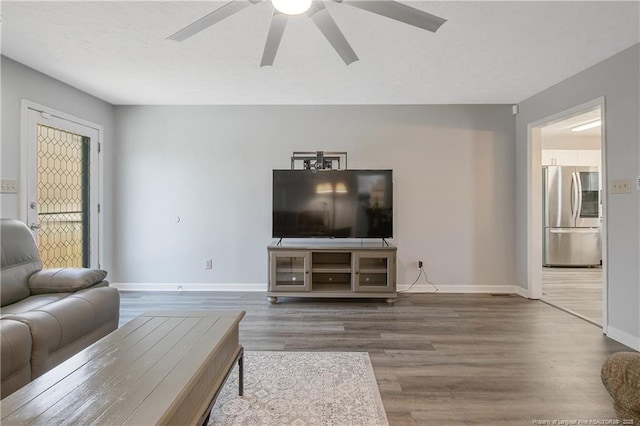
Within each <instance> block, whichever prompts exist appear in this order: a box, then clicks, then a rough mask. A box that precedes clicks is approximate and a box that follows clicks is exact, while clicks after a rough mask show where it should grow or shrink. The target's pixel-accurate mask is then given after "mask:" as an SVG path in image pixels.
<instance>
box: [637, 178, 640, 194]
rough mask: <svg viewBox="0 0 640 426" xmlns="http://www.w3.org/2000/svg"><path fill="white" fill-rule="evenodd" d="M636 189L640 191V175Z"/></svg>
mask: <svg viewBox="0 0 640 426" xmlns="http://www.w3.org/2000/svg"><path fill="white" fill-rule="evenodd" d="M636 189H637V190H638V191H640V176H638V178H637V179H636Z"/></svg>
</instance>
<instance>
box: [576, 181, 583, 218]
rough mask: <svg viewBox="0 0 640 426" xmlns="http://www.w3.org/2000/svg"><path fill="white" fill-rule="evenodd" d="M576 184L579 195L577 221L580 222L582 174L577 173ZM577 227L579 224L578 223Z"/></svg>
mask: <svg viewBox="0 0 640 426" xmlns="http://www.w3.org/2000/svg"><path fill="white" fill-rule="evenodd" d="M576 184H577V187H578V189H577V191H576V192H577V194H578V203H577V205H576V207H577V208H576V220H578V219H579V218H580V217H581V216H582V180H580V172H576ZM576 226H578V224H577V223H576Z"/></svg>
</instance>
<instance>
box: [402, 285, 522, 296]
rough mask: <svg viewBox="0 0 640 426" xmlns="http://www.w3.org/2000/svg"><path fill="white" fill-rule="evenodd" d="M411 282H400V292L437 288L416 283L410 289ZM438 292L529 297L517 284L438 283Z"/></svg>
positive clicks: (432, 291)
mask: <svg viewBox="0 0 640 426" xmlns="http://www.w3.org/2000/svg"><path fill="white" fill-rule="evenodd" d="M409 287H410V285H409V284H399V285H398V291H399V292H407V293H436V288H435V287H434V286H432V285H431V284H416V285H414V286H413V287H411V290H409ZM437 287H438V291H437V293H492V294H517V295H519V296H522V297H527V290H525V289H523V288H521V287H518V286H516V285H437Z"/></svg>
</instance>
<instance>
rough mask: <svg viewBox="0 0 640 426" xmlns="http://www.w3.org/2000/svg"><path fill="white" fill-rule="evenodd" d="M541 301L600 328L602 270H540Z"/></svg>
mask: <svg viewBox="0 0 640 426" xmlns="http://www.w3.org/2000/svg"><path fill="white" fill-rule="evenodd" d="M542 300H544V301H545V302H548V303H550V304H552V305H554V306H557V307H559V308H561V309H565V310H567V311H568V312H571V313H573V314H575V315H578V316H580V317H582V318H584V319H586V320H587V321H591V322H593V323H594V324H597V325H600V326H602V269H601V268H542Z"/></svg>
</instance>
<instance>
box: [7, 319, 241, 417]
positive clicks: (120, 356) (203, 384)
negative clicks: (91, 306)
mask: <svg viewBox="0 0 640 426" xmlns="http://www.w3.org/2000/svg"><path fill="white" fill-rule="evenodd" d="M244 314H245V313H244V312H243V311H149V312H145V313H144V314H143V315H141V316H140V317H137V318H135V319H133V320H131V321H130V322H128V323H127V324H125V325H124V326H123V327H122V328H119V329H117V330H116V331H114V332H113V333H111V334H109V335H107V336H105V337H103V338H102V339H101V340H99V341H97V342H96V343H94V344H93V345H91V346H89V347H88V348H86V349H85V350H83V351H82V352H79V353H78V354H76V355H75V356H73V357H71V358H70V359H68V360H67V361H65V362H64V363H62V364H60V365H59V366H57V367H55V368H54V369H52V370H51V371H49V372H47V373H45V374H44V375H42V376H40V377H39V378H37V379H36V380H34V381H33V382H31V383H29V384H28V385H26V386H25V387H23V388H21V389H19V390H18V391H16V392H14V393H13V394H11V395H9V396H8V397H7V398H5V399H3V400H2V401H1V402H0V412H1V413H2V423H5V424H31V423H38V424H48V425H52V424H78V423H81V424H87V423H96V424H132V425H143V424H144V425H153V424H180V425H187V424H203V423H205V422H206V421H207V420H208V416H209V413H210V411H211V408H212V407H213V403H214V402H215V398H216V396H217V394H218V392H219V391H220V389H221V388H222V385H223V384H224V382H225V380H226V379H227V377H228V375H229V373H230V372H231V369H232V368H233V365H234V364H235V362H238V366H239V369H240V375H239V393H240V395H242V386H243V384H242V380H243V372H242V370H243V369H242V355H243V349H242V346H241V345H240V344H239V340H238V325H239V323H240V320H241V319H242V318H243V317H244Z"/></svg>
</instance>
